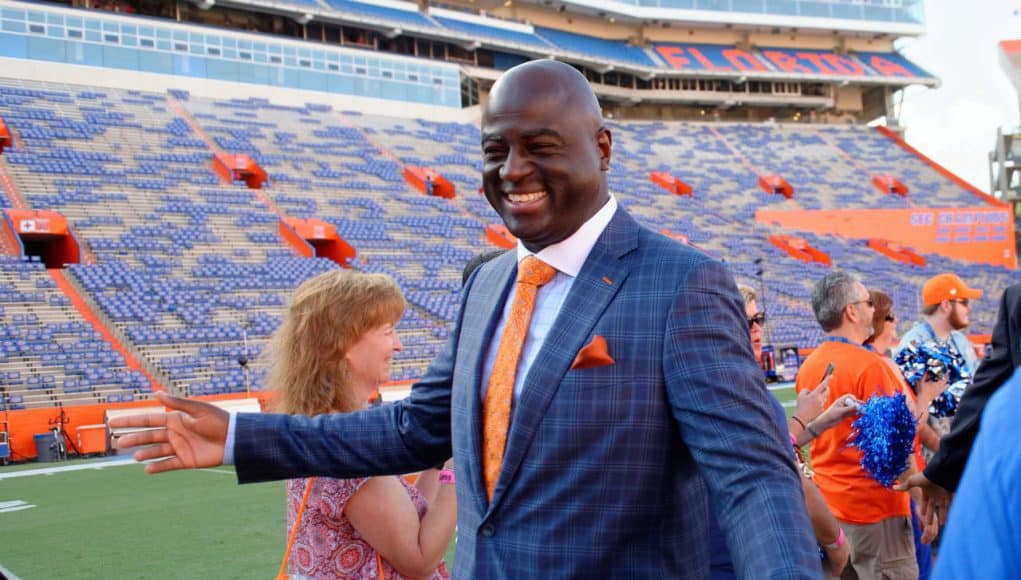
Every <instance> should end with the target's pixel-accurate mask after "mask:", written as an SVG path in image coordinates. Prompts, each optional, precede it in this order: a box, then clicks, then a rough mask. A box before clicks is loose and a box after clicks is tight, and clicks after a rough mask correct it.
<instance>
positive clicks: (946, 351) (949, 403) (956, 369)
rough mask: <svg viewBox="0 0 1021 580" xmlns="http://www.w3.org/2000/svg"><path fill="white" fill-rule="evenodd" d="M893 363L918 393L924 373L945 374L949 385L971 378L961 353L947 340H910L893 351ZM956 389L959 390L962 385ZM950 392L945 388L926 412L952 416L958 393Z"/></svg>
mask: <svg viewBox="0 0 1021 580" xmlns="http://www.w3.org/2000/svg"><path fill="white" fill-rule="evenodd" d="M894 362H896V363H897V366H898V367H900V370H901V374H903V375H904V379H905V380H906V381H907V382H908V384H909V385H911V387H912V388H913V389H914V390H915V392H918V386H919V385H918V383H919V381H920V380H921V379H922V377H924V376H925V374H926V373H929V374H930V375H932V376H933V377H935V378H944V377H945V378H946V379H947V383H948V384H950V385H952V386H953V385H957V384H961V385H966V384H967V383H968V380H969V379H970V378H971V377H970V375H969V374H968V371H967V363H966V361H965V360H964V356H963V355H962V354H961V353H959V352H957V349H956V348H955V347H954V346H953V343H952V342H949V341H948V342H947V343H946V344H939V343H937V342H934V341H926V342H923V343H917V342H912V343H911V344H910V345H908V346H907V347H905V348H903V349H901V350H900V351H899V352H898V353H897V356H896V358H894ZM957 390H959V391H963V388H960V389H957ZM953 391H954V389H948V390H946V391H944V392H943V393H942V394H941V395H940V396H939V397H937V398H936V399H935V400H934V401H933V402H932V404H931V405H930V406H929V414H930V415H932V416H933V417H953V416H954V413H956V412H957V403H958V401H959V400H960V397H959V395H957V394H956V393H955V392H953Z"/></svg>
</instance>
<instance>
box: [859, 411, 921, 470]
mask: <svg viewBox="0 0 1021 580" xmlns="http://www.w3.org/2000/svg"><path fill="white" fill-rule="evenodd" d="M858 413H859V414H860V415H859V417H858V419H856V420H855V422H854V424H853V425H852V427H853V428H854V435H853V439H852V442H851V445H852V446H854V447H857V448H858V449H860V450H861V452H862V457H861V466H862V469H864V470H865V473H867V474H868V475H869V477H871V478H872V479H875V480H876V481H878V482H879V483H880V484H881V485H883V486H884V487H890V486H891V485H893V482H894V481H895V480H896V479H897V476H898V475H900V474H901V473H903V471H904V469H905V468H906V467H907V463H908V457H910V456H911V451H912V447H913V446H914V439H915V418H914V416H913V415H912V414H911V410H910V409H908V405H907V401H906V399H905V397H904V394H903V393H897V394H896V395H893V396H889V397H887V396H880V395H873V396H872V398H870V399H869V400H868V401H867V402H866V403H865V404H864V405H862V407H861V409H859V410H858Z"/></svg>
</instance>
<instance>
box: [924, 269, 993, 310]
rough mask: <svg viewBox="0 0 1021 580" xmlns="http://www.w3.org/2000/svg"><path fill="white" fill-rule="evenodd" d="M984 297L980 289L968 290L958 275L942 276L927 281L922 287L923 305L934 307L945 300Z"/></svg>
mask: <svg viewBox="0 0 1021 580" xmlns="http://www.w3.org/2000/svg"><path fill="white" fill-rule="evenodd" d="M981 296H982V291H981V290H979V289H978V288H968V285H967V284H965V283H964V281H963V280H961V279H960V278H959V277H958V276H957V274H940V275H938V276H933V277H932V278H929V279H928V280H926V282H925V285H924V286H922V304H923V305H924V306H932V305H933V304H939V303H940V302H943V301H944V300H955V299H960V298H966V299H968V300H974V299H976V298H979V297H981Z"/></svg>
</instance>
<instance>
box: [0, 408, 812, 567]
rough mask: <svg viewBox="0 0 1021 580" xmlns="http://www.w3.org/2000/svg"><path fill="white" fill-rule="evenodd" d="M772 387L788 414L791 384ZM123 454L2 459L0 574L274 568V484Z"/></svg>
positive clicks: (281, 541) (279, 536)
mask: <svg viewBox="0 0 1021 580" xmlns="http://www.w3.org/2000/svg"><path fill="white" fill-rule="evenodd" d="M773 394H774V395H776V396H777V398H779V399H780V401H781V402H785V403H787V404H786V405H785V407H786V410H787V414H788V415H790V413H792V412H793V401H794V390H793V389H778V390H774V391H773ZM124 459H125V458H124V457H123V456H122V457H118V458H105V459H92V460H81V461H69V462H61V463H29V464H24V465H15V466H8V467H0V573H10V574H12V575H13V576H16V577H19V578H23V579H26V580H31V579H35V578H55V577H64V578H154V579H155V578H159V579H171V578H271V577H273V576H275V575H276V572H277V569H278V568H279V566H280V559H281V557H282V556H283V550H284V546H285V544H286V537H285V529H284V527H285V522H284V519H285V513H284V511H285V510H284V484H283V483H282V482H274V483H260V484H254V485H238V484H237V479H236V477H235V475H234V470H233V468H230V467H219V468H216V469H203V470H196V471H184V472H176V473H166V474H161V475H156V476H152V475H146V473H145V472H144V471H143V470H142V467H141V466H140V465H137V464H134V463H130V464H126V465H125V464H123V460H124ZM28 506H31V507H28ZM453 548H454V543H453V542H451V547H450V549H449V550H448V551H447V562H448V564H453V561H452V557H453Z"/></svg>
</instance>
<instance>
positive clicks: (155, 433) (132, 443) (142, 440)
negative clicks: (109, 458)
mask: <svg viewBox="0 0 1021 580" xmlns="http://www.w3.org/2000/svg"><path fill="white" fill-rule="evenodd" d="M166 441H167V430H166V429H151V430H149V431H137V432H135V433H128V434H127V435H121V436H120V437H118V438H117V448H118V449H128V448H130V447H138V446H139V445H151V444H153V443H165V442H166Z"/></svg>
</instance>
